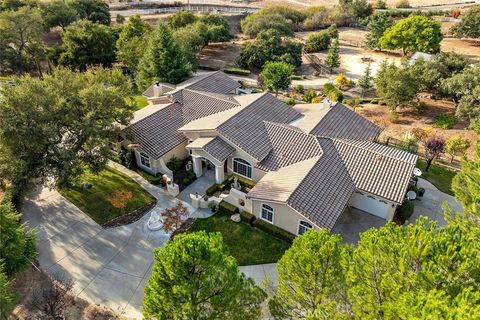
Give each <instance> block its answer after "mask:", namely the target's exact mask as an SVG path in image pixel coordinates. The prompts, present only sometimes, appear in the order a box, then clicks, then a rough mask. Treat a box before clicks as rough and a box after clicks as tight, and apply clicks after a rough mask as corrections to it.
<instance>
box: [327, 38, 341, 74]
mask: <svg viewBox="0 0 480 320" xmlns="http://www.w3.org/2000/svg"><path fill="white" fill-rule="evenodd" d="M325 65H326V66H327V67H328V69H330V73H332V72H333V69H335V68H338V67H340V49H339V47H338V39H336V40H335V41H333V44H332V46H331V47H330V49H329V50H328V54H327V56H326V57H325Z"/></svg>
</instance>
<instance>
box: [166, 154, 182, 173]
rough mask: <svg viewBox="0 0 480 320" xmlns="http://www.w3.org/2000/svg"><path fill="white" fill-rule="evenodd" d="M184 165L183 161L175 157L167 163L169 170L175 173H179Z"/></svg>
mask: <svg viewBox="0 0 480 320" xmlns="http://www.w3.org/2000/svg"><path fill="white" fill-rule="evenodd" d="M182 164H183V161H182V160H180V159H178V158H177V157H175V156H173V157H172V158H170V161H169V162H168V163H167V167H168V169H170V170H172V171H173V172H175V171H178V170H179V169H180V168H181V167H182Z"/></svg>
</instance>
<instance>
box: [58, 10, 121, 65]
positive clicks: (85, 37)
mask: <svg viewBox="0 0 480 320" xmlns="http://www.w3.org/2000/svg"><path fill="white" fill-rule="evenodd" d="M62 41H63V44H62V46H61V51H62V52H61V54H60V59H59V62H60V64H62V65H64V66H69V67H71V68H74V69H80V70H82V71H83V70H85V69H87V67H88V66H92V65H102V66H104V67H108V66H111V65H112V63H113V62H114V61H115V42H116V41H117V35H116V33H115V31H114V30H113V29H112V28H110V27H109V26H106V25H102V24H98V23H94V22H91V21H89V20H80V21H76V22H74V23H72V24H71V25H70V26H68V28H67V30H66V31H65V32H63V33H62Z"/></svg>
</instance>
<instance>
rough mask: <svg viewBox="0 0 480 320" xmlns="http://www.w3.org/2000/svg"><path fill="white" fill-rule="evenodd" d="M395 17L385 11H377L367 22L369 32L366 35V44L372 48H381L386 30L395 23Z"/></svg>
mask: <svg viewBox="0 0 480 320" xmlns="http://www.w3.org/2000/svg"><path fill="white" fill-rule="evenodd" d="M393 23H394V21H393V19H392V18H391V17H390V16H389V15H387V14H385V13H375V14H374V15H372V16H371V17H370V18H369V20H368V24H367V30H368V33H367V35H366V37H365V45H366V46H367V48H369V49H372V50H381V49H382V48H381V46H380V39H381V38H382V36H383V34H384V33H385V30H387V29H388V28H390V27H391V26H392V25H393Z"/></svg>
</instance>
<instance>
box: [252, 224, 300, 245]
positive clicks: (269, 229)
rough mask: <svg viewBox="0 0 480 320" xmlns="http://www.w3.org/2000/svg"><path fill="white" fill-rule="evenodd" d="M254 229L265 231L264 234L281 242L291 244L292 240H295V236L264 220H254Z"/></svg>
mask: <svg viewBox="0 0 480 320" xmlns="http://www.w3.org/2000/svg"><path fill="white" fill-rule="evenodd" d="M255 227H257V228H258V229H260V230H262V231H265V232H266V233H268V234H271V235H272V236H274V237H276V238H278V239H282V240H285V241H287V242H289V243H292V242H293V239H295V235H294V234H291V233H290V232H288V231H285V230H283V229H281V228H279V227H277V226H275V225H273V224H271V223H269V222H266V221H264V220H261V219H256V220H255Z"/></svg>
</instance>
